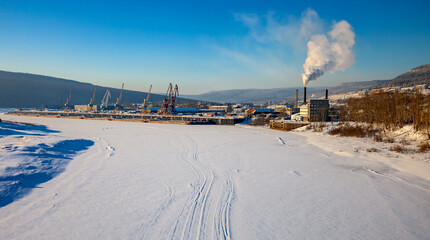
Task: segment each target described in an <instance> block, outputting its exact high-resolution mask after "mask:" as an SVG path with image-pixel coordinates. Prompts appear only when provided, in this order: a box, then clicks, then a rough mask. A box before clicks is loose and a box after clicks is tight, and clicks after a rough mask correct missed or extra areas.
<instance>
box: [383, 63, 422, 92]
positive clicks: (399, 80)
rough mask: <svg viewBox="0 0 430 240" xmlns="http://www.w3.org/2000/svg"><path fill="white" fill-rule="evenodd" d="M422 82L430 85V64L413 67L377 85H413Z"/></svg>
mask: <svg viewBox="0 0 430 240" xmlns="http://www.w3.org/2000/svg"><path fill="white" fill-rule="evenodd" d="M420 84H429V85H430V64H426V65H422V66H419V67H416V68H413V69H411V70H409V71H408V72H406V73H403V74H401V75H399V76H397V77H395V78H394V79H392V80H389V81H386V82H384V83H382V84H380V85H378V86H376V87H413V86H416V85H420Z"/></svg>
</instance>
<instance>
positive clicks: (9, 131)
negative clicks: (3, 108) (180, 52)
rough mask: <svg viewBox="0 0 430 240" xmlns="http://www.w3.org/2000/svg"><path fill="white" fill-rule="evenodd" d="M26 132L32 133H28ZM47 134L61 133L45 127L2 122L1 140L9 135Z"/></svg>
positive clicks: (0, 129) (0, 126)
mask: <svg viewBox="0 0 430 240" xmlns="http://www.w3.org/2000/svg"><path fill="white" fill-rule="evenodd" d="M26 131H31V132H30V133H29V132H26ZM47 133H59V131H56V130H51V129H49V128H48V127H46V126H45V125H25V124H19V123H10V122H0V138H1V137H3V136H8V135H33V136H44V134H47Z"/></svg>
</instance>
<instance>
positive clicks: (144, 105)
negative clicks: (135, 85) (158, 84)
mask: <svg viewBox="0 0 430 240" xmlns="http://www.w3.org/2000/svg"><path fill="white" fill-rule="evenodd" d="M151 89H152V84H151V86H150V87H149V91H148V95H147V96H146V99H144V100H143V104H142V113H148V106H147V104H148V101H149V95H150V94H151Z"/></svg>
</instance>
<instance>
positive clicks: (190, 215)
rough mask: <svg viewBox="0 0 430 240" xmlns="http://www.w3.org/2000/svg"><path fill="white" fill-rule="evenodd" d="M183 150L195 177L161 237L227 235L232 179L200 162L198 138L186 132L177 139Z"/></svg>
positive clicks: (224, 236) (221, 237) (227, 237)
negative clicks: (220, 176)
mask: <svg viewBox="0 0 430 240" xmlns="http://www.w3.org/2000/svg"><path fill="white" fill-rule="evenodd" d="M178 140H179V142H180V143H181V144H183V145H184V149H185V151H184V152H182V154H181V159H182V160H183V161H184V162H185V163H186V164H187V165H189V166H190V167H191V168H192V169H193V171H194V173H195V175H196V176H197V179H196V180H195V181H194V182H193V183H192V184H190V186H191V187H193V190H192V191H191V193H190V195H189V197H188V198H187V200H186V202H185V204H184V206H183V208H182V209H181V210H180V211H179V214H177V216H175V217H174V218H172V219H171V220H170V221H169V222H168V225H167V226H168V227H170V229H166V231H165V232H163V233H162V235H161V236H160V237H161V239H191V238H195V239H207V238H214V239H230V224H229V219H230V213H229V210H230V205H231V200H232V196H233V183H232V181H231V178H230V176H229V175H227V179H221V178H219V177H218V176H217V175H216V174H215V173H214V171H213V170H211V169H209V168H208V167H207V166H205V165H204V164H202V162H201V161H200V159H199V156H198V144H197V142H196V141H195V140H194V139H193V138H191V137H189V136H187V137H186V138H179V139H178Z"/></svg>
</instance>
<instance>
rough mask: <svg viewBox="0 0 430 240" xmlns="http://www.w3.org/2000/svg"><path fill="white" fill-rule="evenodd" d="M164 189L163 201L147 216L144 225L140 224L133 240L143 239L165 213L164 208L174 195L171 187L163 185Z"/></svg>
mask: <svg viewBox="0 0 430 240" xmlns="http://www.w3.org/2000/svg"><path fill="white" fill-rule="evenodd" d="M164 187H165V188H166V197H165V199H164V200H163V202H162V203H161V205H160V207H159V208H157V209H156V210H154V211H153V212H151V213H150V214H149V215H148V218H147V219H146V220H145V222H144V223H142V225H141V227H140V229H139V232H138V233H137V235H136V238H135V239H145V238H146V236H147V234H148V232H149V231H150V230H151V228H153V227H154V226H155V225H156V224H157V220H158V219H159V218H160V216H161V214H162V213H163V211H165V210H166V208H167V207H168V206H169V205H170V203H171V202H172V199H173V196H174V195H175V192H174V191H173V188H172V186H171V185H170V184H164Z"/></svg>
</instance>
